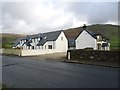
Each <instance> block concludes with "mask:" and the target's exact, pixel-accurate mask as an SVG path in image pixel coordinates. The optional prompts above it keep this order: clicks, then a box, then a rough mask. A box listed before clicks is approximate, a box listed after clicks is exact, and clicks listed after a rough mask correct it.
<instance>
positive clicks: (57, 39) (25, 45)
mask: <svg viewBox="0 0 120 90" xmlns="http://www.w3.org/2000/svg"><path fill="white" fill-rule="evenodd" d="M13 48H22V49H41V50H48V49H54V52H67V50H68V40H67V37H66V36H65V34H64V31H63V30H60V31H53V32H47V33H39V34H35V35H27V36H26V37H22V38H19V39H17V40H16V41H15V42H14V46H13ZM54 52H53V53H54Z"/></svg>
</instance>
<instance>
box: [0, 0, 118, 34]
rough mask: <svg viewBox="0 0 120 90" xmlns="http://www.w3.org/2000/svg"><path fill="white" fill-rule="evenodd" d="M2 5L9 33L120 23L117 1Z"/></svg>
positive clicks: (52, 0) (6, 28)
mask: <svg viewBox="0 0 120 90" xmlns="http://www.w3.org/2000/svg"><path fill="white" fill-rule="evenodd" d="M0 6H2V17H1V16H0V19H2V23H0V27H2V30H3V32H7V33H8V32H12V33H25V34H33V33H40V32H46V31H53V30H60V29H66V28H71V27H78V26H82V25H83V24H84V23H86V24H98V23H112V24H116V23H117V20H118V18H117V17H118V13H117V9H118V8H117V7H118V6H117V2H110V3H109V2H104V3H103V2H102V3H100V2H59V1H56V0H50V1H46V2H43V1H42V2H38V1H37V2H20V1H19V2H7V1H6V2H2V5H1V4H0ZM1 24H2V25H1Z"/></svg>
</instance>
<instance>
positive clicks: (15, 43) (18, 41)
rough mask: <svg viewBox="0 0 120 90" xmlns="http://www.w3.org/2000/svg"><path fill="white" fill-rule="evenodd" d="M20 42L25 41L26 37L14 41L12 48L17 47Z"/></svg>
mask: <svg viewBox="0 0 120 90" xmlns="http://www.w3.org/2000/svg"><path fill="white" fill-rule="evenodd" d="M21 40H26V37H21V38H18V39H16V40H15V41H14V42H13V47H15V46H17V45H18V44H19V43H20V41H21Z"/></svg>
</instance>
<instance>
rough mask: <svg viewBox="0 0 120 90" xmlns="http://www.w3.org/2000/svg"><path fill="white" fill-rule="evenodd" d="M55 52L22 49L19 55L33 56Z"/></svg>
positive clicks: (53, 51)
mask: <svg viewBox="0 0 120 90" xmlns="http://www.w3.org/2000/svg"><path fill="white" fill-rule="evenodd" d="M50 53H55V50H51V49H49V50H22V52H21V56H33V55H42V54H50Z"/></svg>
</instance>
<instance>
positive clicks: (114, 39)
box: [65, 24, 120, 49]
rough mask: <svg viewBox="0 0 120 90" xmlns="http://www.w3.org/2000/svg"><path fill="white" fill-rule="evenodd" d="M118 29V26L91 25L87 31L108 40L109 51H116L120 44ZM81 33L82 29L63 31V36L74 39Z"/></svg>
mask: <svg viewBox="0 0 120 90" xmlns="http://www.w3.org/2000/svg"><path fill="white" fill-rule="evenodd" d="M118 28H120V26H117V25H109V24H107V25H100V24H97V25H91V26H87V29H88V30H89V31H93V32H95V33H101V34H102V35H103V36H105V37H106V38H108V39H109V40H110V44H111V49H118V48H119V47H120V43H119V42H118V33H119V32H118ZM80 31H82V27H77V28H71V29H67V30H65V34H66V36H67V37H68V38H72V37H76V36H77V35H78V34H79V32H80Z"/></svg>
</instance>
